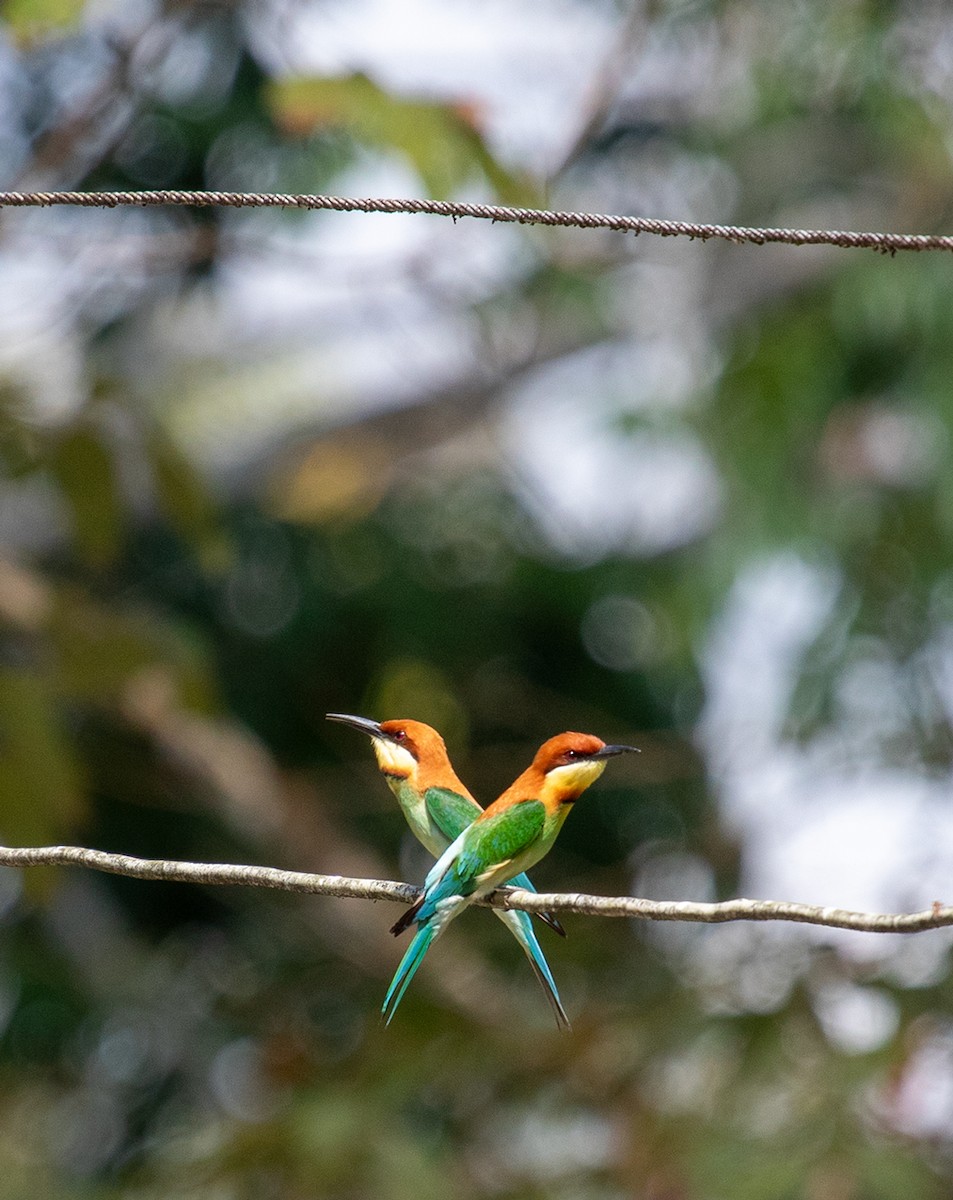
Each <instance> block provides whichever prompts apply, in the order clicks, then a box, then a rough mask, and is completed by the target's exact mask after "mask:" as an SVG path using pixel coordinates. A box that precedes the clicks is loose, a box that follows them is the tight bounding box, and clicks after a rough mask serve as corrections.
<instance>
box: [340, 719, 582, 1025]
mask: <svg viewBox="0 0 953 1200" xmlns="http://www.w3.org/2000/svg"><path fill="white" fill-rule="evenodd" d="M327 719H328V720H329V721H337V722H339V723H340V724H342V725H349V726H351V727H352V728H353V729H358V730H360V731H361V732H362V733H365V734H367V735H368V736H369V737H370V739H371V744H372V745H373V748H374V754H375V756H376V758H377V763H378V766H379V767H380V770H381V773H382V774H383V776H384V778H385V779H386V780H387V783H388V786H389V787H390V789H391V791H392V792H393V793H394V795H395V796H396V797H397V802H398V803H399V804H400V807H401V811H402V812H403V814H404V816H405V818H406V819H407V824H408V825H409V826H410V829H411V832H412V833H413V835H414V837H416V839H417V840H418V841H419V842H420V843H421V844H422V845H423V846H424V847H425V848H426V849H427V850H429V851H430V853H431V854H432V855H433V856H434V858H440V857H441V855H442V854H443V853H444V852H445V851H446V849H447V848H448V847H449V846H450V845H451V843H452V842H454V841H455V840H456V838H457V837H459V836H460V834H461V833H463V831H464V830H465V829H466V828H467V827H468V826H469V825H471V824H472V823H473V821H474V820H475V818H476V817H478V816H480V814H481V813H482V812H483V809H482V807H481V806H480V804H479V803H478V802H477V801H476V800H475V799H474V797H473V796H472V795H471V793H470V792H469V790H468V789H467V787H466V785H465V784H464V783H463V782H462V781H461V780H460V778H459V776H458V775H457V773H456V771H454V769H453V764H452V763H451V762H450V756H449V754H448V753H447V747H446V743H445V742H444V740H443V738H442V737H441V736H440V734H439V733H438V732H437V730H436V729H433V728H432V727H431V726H430V725H426V724H424V722H423V721H413V720H409V719H401V720H389V721H373V720H371V719H370V718H369V717H357V716H351V715H350V714H348V713H327ZM507 881H508V882H510V883H512V884H513V886H514V887H520V888H525V889H526V890H527V891H530V892H534V891H535V890H536V889H535V888H534V887H533V885H532V883H531V882H530V881H529V879H528V878H527V877H526V875H523V874H521V873H520V872H516V874H515V876H513V877H510V876H508V877H507ZM494 912H495V913H496V915H497V916H498V917H499V918H500V920H501V921H502V922H503V924H504V925H505V926H506V927H507V929H509V931H510V933H512V935H513V937H515V938H516V940H517V942H519V944H520V946H521V948H522V950H523V952H524V953H525V955H526V957H527V959H528V960H529V963H530V966H531V967H532V969H533V973H534V975H535V976H536V978H537V979H538V980H539V982H540V985H541V987H542V988H543V991H544V992H545V994H546V997H547V999H548V1000H549V1003H550V1005H551V1007H552V1010H553V1015H554V1017H555V1019H556V1024H557V1025H558V1026H559V1027H560V1028H568V1027H569V1018H568V1017H567V1016H566V1010H565V1009H564V1008H563V1005H562V1001H561V1000H560V998H559V991H558V989H557V987H556V982H555V980H554V979H553V975H552V972H551V971H550V969H549V964H548V963H547V962H546V957H545V955H544V954H543V951H542V947H541V946H540V944H539V942H538V940H537V938H536V934H535V932H534V930H533V922H532V918H531V917H530V915H529V914H528V913H525V912H518V911H516V910H515V909H514V910H513V911H511V912H504V911H503V910H502V909H494ZM539 917H540V920H542V921H543V922H544V923H545V924H547V925H549V926H550V928H552V929H553V930H554V931H555V932H556V933H558V934H559V935H560V936H561V937H565V936H566V931H565V930H564V929H563V927H562V925H561V924H560V923H559V921H558V920H557V919H556V918H555V917H554V916H552V915H551V914H549V913H540V914H539Z"/></svg>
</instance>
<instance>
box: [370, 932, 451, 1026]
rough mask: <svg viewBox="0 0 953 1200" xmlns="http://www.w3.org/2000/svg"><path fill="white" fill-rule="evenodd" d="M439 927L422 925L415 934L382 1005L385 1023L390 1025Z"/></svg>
mask: <svg viewBox="0 0 953 1200" xmlns="http://www.w3.org/2000/svg"><path fill="white" fill-rule="evenodd" d="M438 932H439V929H437V928H435V927H434V926H433V925H431V924H427V925H423V926H421V927H420V928H419V929H418V930H417V932H416V933H415V934H414V940H413V941H412V942H411V943H410V945H409V946H408V947H407V952H406V953H405V954H404V957H403V958H402V959H401V960H400V966H399V967H398V968H397V971H396V972H395V974H394V978H393V979H392V980H391V981H390V987H389V988H388V989H387V995H386V996H385V997H384V1003H383V1004H382V1005H381V1014H382V1016H383V1018H384V1024H385V1025H389V1024H390V1023H391V1020H392V1018H393V1016H394V1013H395V1012H396V1011H397V1006H398V1004H400V1002H401V1000H403V998H404V992H406V991H407V988H408V987H409V985H410V981H411V980H412V979H413V977H414V975H415V973H416V971H417V968H418V967H419V966H420V964H421V963H422V962H423V960H424V955H425V954H426V953H427V951H428V949H429V948H430V943H431V942H432V941H433V940H434V938H435V937H436V936H437V933H438Z"/></svg>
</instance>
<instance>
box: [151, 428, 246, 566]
mask: <svg viewBox="0 0 953 1200" xmlns="http://www.w3.org/2000/svg"><path fill="white" fill-rule="evenodd" d="M148 451H149V455H150V461H151V463H152V469H153V471H154V473H155V484H156V492H157V493H158V498H159V503H160V505H161V507H162V511H163V512H164V513H165V515H166V517H167V518H168V519H169V521H170V523H171V524H172V526H173V527H174V528H175V530H176V531H177V532H178V533H179V534H180V535H181V536H182V537H183V538H184V539H185V540H186V541H187V542H188V543H189V545H191V546H192V547H193V548H194V549H195V551H196V553H197V555H198V557H199V561H200V562H201V563H202V566H203V567H204V568H205V570H206V571H209V572H211V573H216V574H217V573H220V572H222V571H224V570H226V569H227V568H228V566H229V564H230V562H231V558H232V554H231V547H230V545H229V543H228V540H227V537H226V533H225V529H224V526H223V525H222V522H221V520H220V519H219V510H218V507H217V506H216V504H215V501H214V500H213V498H212V496H211V495H210V494H209V491H208V488H207V486H206V485H205V483H204V482H203V481H202V479H200V478H199V475H198V473H197V472H196V471H195V469H194V468H193V466H192V464H191V463H190V462H189V461H188V459H187V458H186V457H185V455H183V454H182V453H180V451H179V450H178V448H177V447H176V446H175V444H174V443H173V442H172V441H171V440H170V439H169V438H168V437H166V436H165V434H164V433H163V432H162V431H161V430H159V429H157V428H154V429H152V430H150V432H149V438H148Z"/></svg>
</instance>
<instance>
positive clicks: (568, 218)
mask: <svg viewBox="0 0 953 1200" xmlns="http://www.w3.org/2000/svg"><path fill="white" fill-rule="evenodd" d="M54 205H74V206H75V205H78V206H80V207H82V208H117V207H120V206H123V205H125V206H132V207H138V208H154V207H157V206H162V205H176V206H179V207H187V208H215V207H220V208H306V209H325V210H331V211H333V212H366V213H425V214H429V215H430V216H435V217H450V218H451V219H452V220H454V221H456V220H458V219H459V218H463V217H472V218H474V219H476V220H483V221H493V222H498V221H499V222H507V223H509V224H516V225H548V226H563V227H572V228H576V229H612V230H616V231H618V232H622V233H634V234H640V233H652V234H656V235H657V236H658V237H688V238H698V239H699V240H701V241H707V240H708V239H710V238H719V239H721V240H722V241H727V242H737V243H742V242H747V243H753V244H755V245H758V246H762V245H765V244H766V243H768V242H783V243H785V244H787V245H790V246H840V247H842V248H844V249H869V250H878V251H880V252H881V253H882V254H895V253H896V252H897V251H898V250H947V251H951V250H953V236H948V235H934V234H914V233H862V232H856V231H852V230H845V229H771V228H768V229H758V228H754V227H752V226H748V225H710V224H699V223H697V222H694V221H666V220H657V219H655V218H653V217H622V216H612V215H609V214H606V213H587V212H553V211H550V210H548V209H539V208H513V207H509V206H504V205H498V204H466V203H462V202H457V201H450V200H419V199H403V200H388V199H383V198H377V197H369V198H368V197H365V198H356V197H353V196H320V195H295V194H289V193H281V192H196V191H155V192H0V208H50V207H52V206H54Z"/></svg>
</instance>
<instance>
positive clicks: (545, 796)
mask: <svg viewBox="0 0 953 1200" xmlns="http://www.w3.org/2000/svg"><path fill="white" fill-rule="evenodd" d="M327 716H328V720H329V721H339V722H341V723H342V724H344V725H350V726H351V727H352V728H354V729H359V730H360V731H361V732H362V733H365V734H367V735H368V736H369V737H370V739H371V742H372V744H373V747H374V753H375V755H376V757H377V764H378V766H379V767H380V770H381V772H382V774H383V775H384V778H385V779H386V780H387V783H388V785H389V786H390V789H391V791H392V792H393V793H394V795H395V796H396V797H397V801H398V803H399V804H400V807H401V809H402V811H403V813H404V816H405V817H406V818H407V823H408V825H409V826H410V828H411V831H412V832H413V834H414V836H415V837H416V838H417V840H418V841H419V842H421V843H422V845H423V846H425V847H426V849H427V850H429V851H430V853H431V854H433V855H434V857H435V858H436V859H437V862H436V863H435V864H434V866H433V868H432V870H431V871H430V873H429V875H428V876H427V878H426V880H425V881H424V889H423V894H422V895H421V896H420V898H419V899H418V900H417V901H416V902H415V903H414V904H413V905H412V906H411V907H410V908H409V909H408V910H407V912H405V913H404V915H403V916H402V917H401V918H400V920H399V921H398V922H397V923H396V924H395V925H394V926H393V928H392V929H391V933H393V934H394V935H395V936H397V935H399V934H401V933H403V932H404V930H405V929H408V928H409V927H410V926H411V925H413V924H416V926H417V932H416V933H415V935H414V937H413V940H412V941H411V943H410V946H409V947H408V948H407V952H406V954H405V955H404V957H403V958H402V959H401V961H400V965H399V966H398V968H397V971H396V974H395V975H394V978H393V979H392V980H391V984H390V987H389V988H388V989H387V995H386V996H385V997H384V1004H383V1006H382V1010H381V1011H382V1012H383V1015H384V1019H385V1021H386V1023H387V1024H388V1025H389V1024H390V1022H391V1019H392V1017H393V1016H394V1013H395V1012H396V1011H397V1006H398V1005H399V1004H400V1002H401V1000H402V999H403V997H404V993H405V992H406V991H407V988H408V986H409V985H410V981H411V980H412V979H413V977H414V974H415V972H416V970H417V968H418V967H419V966H420V964H421V962H422V961H423V957H424V955H425V954H426V953H427V950H428V949H429V948H430V946H431V945H432V944H433V942H435V941H436V940H437V938H438V937H440V935H441V934H442V933H443V931H444V930H445V929H446V928H447V926H448V925H449V924H450V922H451V921H452V920H453V919H454V918H455V917H457V916H459V915H460V913H461V912H463V910H464V909H465V908H466V907H467V906H468V905H470V904H472V903H473V902H474V901H475V900H478V899H479V898H480V897H481V896H485V895H487V894H488V893H489V892H492V891H493V889H494V888H496V887H499V886H500V885H501V884H505V883H511V884H513V885H514V886H515V887H521V888H525V889H526V890H527V891H531V892H532V891H535V890H536V889H535V888H534V887H533V885H532V884H531V883H530V881H529V879H528V878H527V877H526V875H525V872H526V871H527V870H528V868H530V867H532V866H533V865H534V864H535V863H537V862H539V860H540V859H541V858H543V857H544V856H545V855H546V854H548V853H549V851H550V849H551V848H552V845H553V842H554V841H555V840H556V836H557V834H558V833H559V831H560V829H561V828H562V825H563V822H564V821H565V819H566V817H567V816H568V815H569V811H570V809H571V808H572V806H573V803H574V802H575V801H576V800H578V799H579V797H580V796H581V795H582V793H583V792H584V791H585V790H586V788H588V787H589V786H590V784H593V783H595V781H596V780H597V779H598V778H599V776H600V775H601V774H602V772H603V771H604V770H605V767H606V762H607V760H608V759H610V758H613V757H614V756H615V755H617V754H625V753H629V752H633V751H635V750H636V748H635V747H634V746H613V745H606V743H605V742H603V741H602V740H601V739H600V738H597V737H595V736H594V735H592V734H589V733H560V734H558V735H557V736H556V737H553V738H550V739H549V741H547V742H544V743H543V744H542V746H540V748H539V750H538V751H537V752H536V756H535V758H534V759H533V761H532V763H531V764H530V766H529V767H528V768H527V769H526V770H525V771H524V772H523V774H522V775H520V776H518V778H517V779H516V780H515V781H514V782H513V783H512V784H511V785H510V786H509V787H508V788H507V789H506V791H505V792H503V794H502V795H501V796H500V797H499V799H498V800H496V801H495V802H494V803H493V804H491V805H490V806H489V808H487V809H482V808H481V807H480V805H479V804H478V803H477V801H476V800H475V799H474V798H473V796H471V794H470V792H469V791H468V790H467V788H466V787H465V785H464V784H463V783H462V782H461V781H460V779H459V778H458V777H457V774H456V772H455V771H454V769H453V766H452V764H451V762H450V757H449V755H448V754H447V747H446V745H445V744H444V740H443V738H442V737H441V736H440V734H439V733H438V732H437V731H436V730H435V729H432V728H431V727H430V726H429V725H425V724H424V723H423V722H422V721H409V720H406V721H405V720H400V721H380V722H378V721H372V720H370V719H369V718H367V717H353V716H349V715H348V714H346V713H328V714H327ZM493 911H494V912H495V913H496V915H497V916H498V917H499V919H500V920H501V921H502V922H503V923H504V924H505V925H506V927H507V928H508V929H509V931H510V932H511V933H512V935H513V936H514V937H515V938H516V940H517V941H518V942H519V944H520V946H521V947H522V948H523V951H524V953H525V954H526V957H527V958H528V959H529V962H530V965H531V966H532V968H533V972H534V973H535V975H536V978H537V979H538V980H539V982H540V984H541V985H542V987H543V990H544V991H545V993H546V996H547V998H548V999H549V1002H550V1004H551V1005H552V1009H553V1014H554V1016H555V1018H556V1024H557V1025H558V1026H559V1027H560V1028H561V1029H569V1027H570V1025H569V1018H568V1017H567V1016H566V1010H565V1009H564V1008H563V1006H562V1002H561V1000H560V999H559V992H558V991H557V989H556V984H555V982H554V980H553V976H552V972H551V971H550V969H549V965H548V963H547V962H546V959H545V957H544V955H543V951H542V949H541V948H540V945H539V942H538V941H537V940H536V934H535V932H534V930H533V923H532V919H531V918H530V916H529V914H528V913H525V912H518V911H516V910H512V911H504V910H503V909H494V910H493ZM540 919H541V920H542V921H544V922H545V924H547V925H549V926H550V927H551V928H552V929H554V930H555V931H556V932H557V933H558V934H560V935H561V936H562V937H565V930H564V929H563V927H562V926H561V925H560V923H559V922H558V921H557V920H556V918H555V917H554V916H553V915H552V914H550V913H546V914H542V915H541V917H540Z"/></svg>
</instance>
